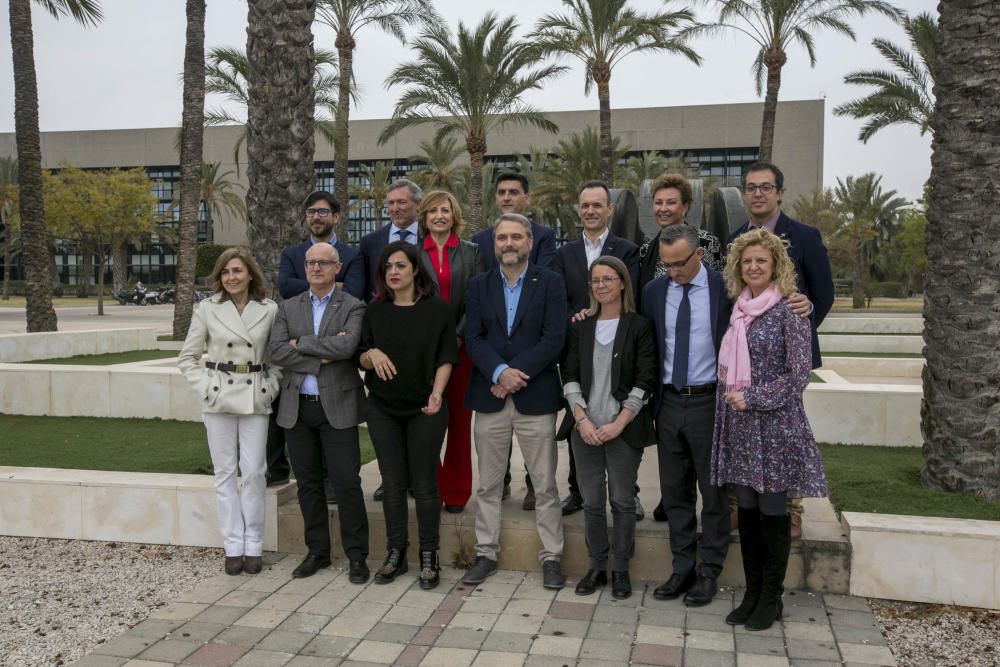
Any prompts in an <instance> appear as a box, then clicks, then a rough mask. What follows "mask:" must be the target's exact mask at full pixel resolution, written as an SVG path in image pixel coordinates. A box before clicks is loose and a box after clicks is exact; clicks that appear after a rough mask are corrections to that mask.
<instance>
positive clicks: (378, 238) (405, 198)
mask: <svg viewBox="0 0 1000 667" xmlns="http://www.w3.org/2000/svg"><path fill="white" fill-rule="evenodd" d="M423 197H424V192H423V190H421V189H420V186H419V185H417V184H416V183H414V182H413V181H411V180H409V179H406V178H400V179H398V180H395V181H393V182H392V183H390V184H389V191H388V193H387V194H386V197H385V203H386V207H387V208H388V209H389V224H387V225H384V226H383V227H381V228H380V229H376V230H375V231H374V232H371V233H370V234H365V235H364V236H363V237H361V244H360V246H361V256H362V257H363V258H364V262H365V296H364V298H363V299H362V301H365V302H368V301H371V300H372V296H374V294H375V268H376V264H377V263H378V256H379V255H380V254H382V248H384V247H386V246H387V245H389V244H390V243H392V242H393V241H406V242H407V243H412V244H414V245H416V244H417V242H418V241H419V240H420V230H419V228H418V225H417V209H418V208H419V207H420V200H421V199H423ZM379 488H381V487H379ZM376 500H377V499H376Z"/></svg>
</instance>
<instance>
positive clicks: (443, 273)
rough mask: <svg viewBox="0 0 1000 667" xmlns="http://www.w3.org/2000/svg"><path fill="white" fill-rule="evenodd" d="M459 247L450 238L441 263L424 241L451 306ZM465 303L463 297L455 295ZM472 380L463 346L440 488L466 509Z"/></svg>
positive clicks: (454, 375)
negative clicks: (452, 254)
mask: <svg viewBox="0 0 1000 667" xmlns="http://www.w3.org/2000/svg"><path fill="white" fill-rule="evenodd" d="M457 245H458V236H456V235H455V234H451V235H450V236H449V237H448V240H447V241H446V242H445V244H444V248H443V251H444V252H442V253H441V259H440V261H439V260H438V251H437V246H436V245H435V244H434V239H432V238H431V237H430V235H428V236H426V237H424V252H426V253H427V255H428V257H429V258H430V260H431V266H433V267H434V274H435V275H436V276H437V282H438V296H440V297H441V298H442V299H444V300H445V301H447V302H448V303H452V294H451V266H450V264H449V261H448V253H449V250H450V249H451V248H454V247H456V246H457ZM454 297H455V298H456V299H464V298H465V295H464V294H456V295H454ZM471 377H472V361H471V360H470V359H469V355H468V354H466V352H465V346H464V345H463V346H462V347H460V348H459V349H458V365H457V366H455V367H454V368H452V371H451V379H450V380H448V389H447V390H446V391H445V403H446V404H447V406H448V435H447V440H446V443H445V450H444V461H443V462H442V463H439V464H438V472H437V486H438V494H439V495H440V496H441V502H442V503H444V504H445V505H454V506H459V507H461V506H464V505H465V504H466V503H467V502H469V498H470V497H471V496H472V410H469V409H468V408H466V407H465V390H466V389H467V388H468V386H469V379H470V378H471Z"/></svg>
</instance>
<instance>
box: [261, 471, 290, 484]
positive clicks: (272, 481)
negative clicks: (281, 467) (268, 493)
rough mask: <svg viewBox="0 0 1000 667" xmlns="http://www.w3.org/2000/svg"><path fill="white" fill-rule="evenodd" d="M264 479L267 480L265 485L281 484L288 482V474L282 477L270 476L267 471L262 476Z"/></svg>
mask: <svg viewBox="0 0 1000 667" xmlns="http://www.w3.org/2000/svg"><path fill="white" fill-rule="evenodd" d="M264 479H266V480H267V485H268V486H269V487H271V486H281V485H282V484H288V475H285V476H284V477H271V474H270V473H268V474H266V475H265V476H264Z"/></svg>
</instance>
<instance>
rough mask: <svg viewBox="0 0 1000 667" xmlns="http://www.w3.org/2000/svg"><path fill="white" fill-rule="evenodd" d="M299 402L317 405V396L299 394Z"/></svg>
mask: <svg viewBox="0 0 1000 667" xmlns="http://www.w3.org/2000/svg"><path fill="white" fill-rule="evenodd" d="M299 400H300V401H309V402H310V403H319V394H299Z"/></svg>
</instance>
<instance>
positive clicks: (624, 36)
mask: <svg viewBox="0 0 1000 667" xmlns="http://www.w3.org/2000/svg"><path fill="white" fill-rule="evenodd" d="M563 5H564V6H565V7H566V8H567V13H565V14H546V15H545V16H543V17H542V18H541V19H539V21H538V25H537V26H536V27H535V32H534V33H532V34H531V35H528V39H529V40H531V41H534V42H535V44H536V46H537V47H538V48H539V49H540V50H541V52H542V53H543V54H546V55H567V56H571V57H573V58H576V59H578V60H580V61H582V62H583V64H584V65H585V66H586V79H585V83H584V92H585V93H590V90H591V88H592V87H593V86H594V85H596V86H597V99H598V103H599V104H600V130H601V171H600V178H601V179H602V180H604V181H605V182H607V183H608V184H609V185H610V184H611V183H612V182H613V180H614V165H613V164H612V162H611V70H613V69H614V67H615V65H617V64H618V63H619V62H621V60H622V59H624V58H625V56H627V55H629V54H632V53H638V52H640V51H666V52H668V53H673V54H678V55H682V56H684V57H686V58H687V59H688V60H690V61H691V62H693V63H694V64H696V65H700V64H701V58H700V57H699V56H698V54H697V53H695V52H694V50H693V49H691V48H690V47H689V46H687V45H686V44H685V43H684V39H683V38H682V37H680V36H678V34H677V33H676V32H673V31H676V30H677V29H678V28H679V27H681V26H683V25H685V24H688V23H690V22H692V21H693V18H694V17H693V14H692V13H691V12H690V10H688V9H682V10H680V11H676V12H668V11H660V12H650V13H643V12H639V11H637V10H635V9H634V8H632V7H630V6H629V0H563Z"/></svg>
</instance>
